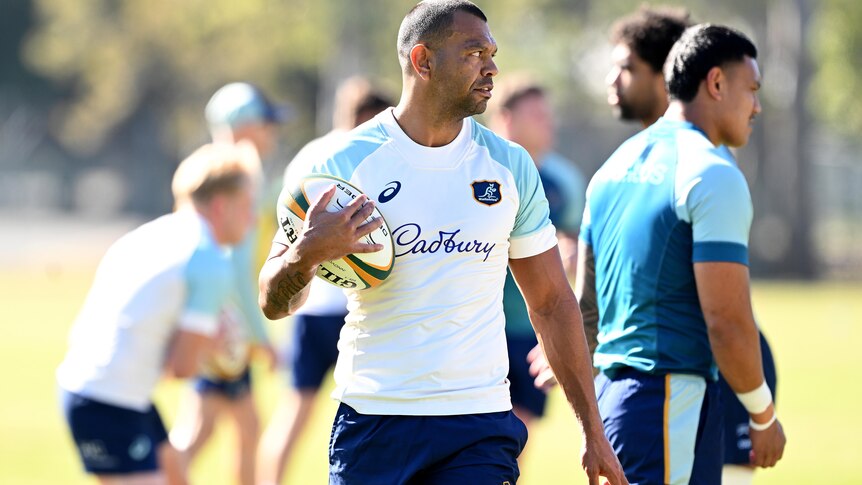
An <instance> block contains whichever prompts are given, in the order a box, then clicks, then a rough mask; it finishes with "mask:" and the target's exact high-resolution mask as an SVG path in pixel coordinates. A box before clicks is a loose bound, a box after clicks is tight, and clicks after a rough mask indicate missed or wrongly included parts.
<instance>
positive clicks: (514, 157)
mask: <svg viewBox="0 0 862 485" xmlns="http://www.w3.org/2000/svg"><path fill="white" fill-rule="evenodd" d="M468 120H469V124H470V126H471V128H470V129H471V130H472V134H471V135H472V140H473V143H475V144H477V145H479V146H482V147H484V148H486V149H487V150H488V153H489V154H490V156H491V158H492V159H493V160H494V161H496V162H498V163H501V164H503V165H508V166H510V167H511V166H512V165H515V164H522V163H526V162H529V164H530V165H533V166H535V165H534V164H533V163H532V159H531V158H530V155H529V153H527V150H526V149H524V147H522V146H521V145H519V144H517V143H515V142H513V141H511V140H507V139H506V138H503V137H502V136H500V135H498V134H496V133H494V132H493V131H492V130H491V129H490V128H488V127H486V126H484V125H482V124H481V123H479V122H478V121H476V120H475V119H473V118H469V119H468Z"/></svg>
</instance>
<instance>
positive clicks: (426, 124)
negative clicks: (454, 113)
mask: <svg viewBox="0 0 862 485" xmlns="http://www.w3.org/2000/svg"><path fill="white" fill-rule="evenodd" d="M392 114H393V115H395V121H397V122H398V125H399V126H400V127H401V129H402V130H404V133H406V134H407V136H409V137H410V139H411V140H413V141H415V142H416V143H418V144H420V145H423V146H427V147H441V146H445V145H448V144H449V143H452V141H453V140H454V139H455V138H456V137H457V136H458V134H459V133H460V132H461V128H462V127H463V126H464V120H463V119H457V120H456V119H453V118H452V117H451V116H445V115H441V114H440V113H438V112H437V110H435V108H434V106H433V105H432V104H431V103H416V102H411V101H410V100H406V101H405V100H404V99H403V98H402V101H401V103H399V104H398V106H396V107H395V109H394V110H393V111H392Z"/></svg>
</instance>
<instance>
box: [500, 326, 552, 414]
mask: <svg viewBox="0 0 862 485" xmlns="http://www.w3.org/2000/svg"><path fill="white" fill-rule="evenodd" d="M538 343H539V342H538V340H536V336H535V335H508V334H507V335H506V345H507V347H508V350H509V376H508V378H509V392H510V393H511V394H512V405H513V406H517V407H520V408H524V409H526V410H527V411H529V412H530V414H532V415H533V416H535V417H542V416H544V415H545V402H546V401H547V399H548V396H547V394H545V393H544V392H543V391H542V390H540V389H536V386H535V385H534V384H533V381H534V380H535V379H534V378H533V376H531V375H530V364H529V363H528V362H527V354H528V353H530V351H531V350H533V347H535V346H536V345H537V344H538Z"/></svg>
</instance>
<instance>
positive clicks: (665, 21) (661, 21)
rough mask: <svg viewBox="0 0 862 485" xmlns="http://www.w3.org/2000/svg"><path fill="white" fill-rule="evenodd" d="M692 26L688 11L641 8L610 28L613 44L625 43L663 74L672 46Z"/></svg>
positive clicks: (667, 8)
mask: <svg viewBox="0 0 862 485" xmlns="http://www.w3.org/2000/svg"><path fill="white" fill-rule="evenodd" d="M690 25H691V19H690V16H689V13H688V11H687V10H685V9H680V8H670V7H657V8H650V7H647V6H643V7H641V8H640V9H639V10H638V11H637V12H635V13H632V14H630V15H628V16H626V17H623V18H621V19H619V20H617V21H616V22H615V23H614V25H613V26H612V27H611V42H613V43H614V44H619V43H622V44H625V45H627V46H628V47H629V48H630V49H631V50H633V51H634V53H635V54H637V55H638V57H640V58H641V59H643V60H644V61H645V62H646V63H647V64H649V65H650V67H652V69H653V71H655V72H662V67H663V66H664V61H665V59H667V54H668V52H670V48H671V47H672V46H673V43H674V42H676V40H677V39H679V36H681V35H682V33H683V32H685V29H686V28H688V26H690Z"/></svg>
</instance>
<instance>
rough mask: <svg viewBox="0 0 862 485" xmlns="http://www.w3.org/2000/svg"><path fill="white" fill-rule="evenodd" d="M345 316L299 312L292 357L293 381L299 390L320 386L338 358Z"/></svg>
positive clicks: (294, 328)
mask: <svg viewBox="0 0 862 485" xmlns="http://www.w3.org/2000/svg"><path fill="white" fill-rule="evenodd" d="M345 316H346V314H343V315H327V316H317V315H297V316H296V317H295V318H294V326H293V341H292V342H291V346H292V349H291V350H292V352H291V357H290V367H291V384H292V385H293V387H294V388H296V389H318V388H319V387H320V384H321V383H322V382H323V378H324V377H326V374H327V372H329V370H330V369H332V366H334V365H335V361H336V360H338V335H339V334H340V333H341V327H343V326H344V317H345Z"/></svg>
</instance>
